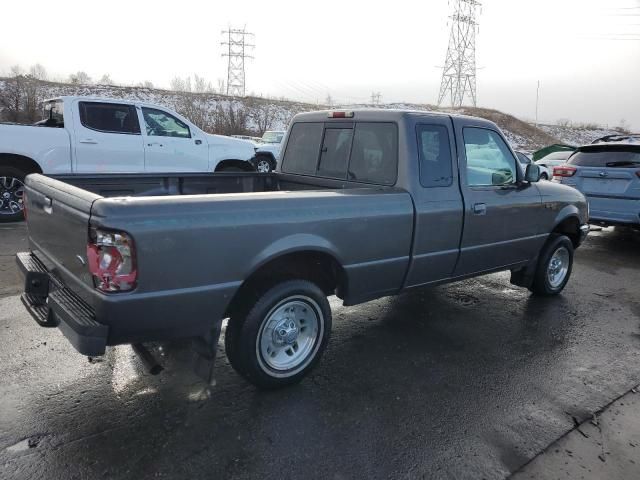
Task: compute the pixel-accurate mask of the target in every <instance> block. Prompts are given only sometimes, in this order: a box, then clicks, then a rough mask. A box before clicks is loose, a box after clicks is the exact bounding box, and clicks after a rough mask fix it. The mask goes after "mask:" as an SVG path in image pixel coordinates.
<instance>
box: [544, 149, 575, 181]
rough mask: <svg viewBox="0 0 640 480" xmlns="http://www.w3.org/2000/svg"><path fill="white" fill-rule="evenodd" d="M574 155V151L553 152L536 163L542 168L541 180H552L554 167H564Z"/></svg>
mask: <svg viewBox="0 0 640 480" xmlns="http://www.w3.org/2000/svg"><path fill="white" fill-rule="evenodd" d="M572 153H573V150H560V151H557V152H552V153H550V154H549V155H547V156H546V157H542V158H541V159H540V160H538V161H536V165H538V166H539V167H540V179H541V180H551V177H552V176H553V167H557V166H559V165H564V164H565V163H567V160H569V157H570V156H571V154H572Z"/></svg>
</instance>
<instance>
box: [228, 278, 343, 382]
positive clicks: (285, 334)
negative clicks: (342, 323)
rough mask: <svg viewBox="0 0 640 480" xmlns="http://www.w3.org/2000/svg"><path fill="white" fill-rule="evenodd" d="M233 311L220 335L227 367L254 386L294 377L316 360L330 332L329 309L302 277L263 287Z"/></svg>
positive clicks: (322, 296) (301, 375)
mask: <svg viewBox="0 0 640 480" xmlns="http://www.w3.org/2000/svg"><path fill="white" fill-rule="evenodd" d="M248 308H249V310H248V313H246V314H245V313H238V314H234V315H233V316H232V317H231V318H230V319H229V324H228V326H227V331H226V334H225V349H226V353H227V358H228V359H229V362H230V363H231V366H232V367H233V368H234V369H235V370H236V371H237V372H238V373H239V374H240V375H242V376H243V377H245V378H246V379H247V380H248V381H249V382H251V383H253V384H254V385H256V386H258V387H260V388H268V389H272V388H278V387H284V386H287V385H291V384H293V383H297V382H299V381H300V380H301V379H302V378H304V376H305V375H307V373H309V371H311V369H312V368H313V367H314V366H315V365H316V364H317V363H318V361H319V360H320V357H321V356H322V353H323V351H324V349H325V347H326V346H327V343H328V341H329V336H330V332H331V308H330V306H329V302H328V301H327V297H326V296H325V294H324V292H323V291H322V290H321V289H320V288H319V287H318V286H317V285H315V284H314V283H312V282H309V281H306V280H288V281H284V282H282V283H279V284H277V285H275V286H273V287H270V288H265V289H262V290H261V293H260V292H259V293H258V294H257V296H256V298H255V303H253V304H252V305H250V306H248Z"/></svg>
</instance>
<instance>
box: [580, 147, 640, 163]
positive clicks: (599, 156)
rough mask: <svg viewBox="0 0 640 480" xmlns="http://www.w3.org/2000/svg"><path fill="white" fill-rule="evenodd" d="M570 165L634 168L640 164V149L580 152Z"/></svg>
mask: <svg viewBox="0 0 640 480" xmlns="http://www.w3.org/2000/svg"><path fill="white" fill-rule="evenodd" d="M568 163H570V164H571V165H579V166H583V167H625V166H631V167H632V166H635V165H639V164H640V148H627V149H616V150H612V149H611V148H608V149H598V150H585V151H578V152H577V153H576V154H575V155H574V156H573V157H571V159H570V160H569V162H568Z"/></svg>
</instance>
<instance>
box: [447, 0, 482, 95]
mask: <svg viewBox="0 0 640 480" xmlns="http://www.w3.org/2000/svg"><path fill="white" fill-rule="evenodd" d="M454 1H455V3H454V5H455V6H454V10H453V15H452V16H451V17H450V18H451V19H452V20H453V23H452V24H451V33H450V35H449V46H448V47H447V56H446V58H445V62H444V67H443V69H442V80H441V82H440V93H439V95H438V105H442V102H443V100H444V99H445V97H449V98H450V100H451V106H452V107H460V106H462V104H463V102H464V100H465V98H466V97H469V98H470V100H471V103H472V104H473V106H474V107H475V106H476V29H477V27H478V23H477V22H476V8H477V7H479V6H480V5H481V4H480V3H479V2H477V1H476V0H454Z"/></svg>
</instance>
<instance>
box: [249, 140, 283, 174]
mask: <svg viewBox="0 0 640 480" xmlns="http://www.w3.org/2000/svg"><path fill="white" fill-rule="evenodd" d="M285 133H286V132H284V131H280V130H267V131H266V132H264V134H263V135H262V138H261V139H260V140H259V141H258V142H257V143H256V159H257V161H256V169H257V170H258V172H262V173H268V172H271V171H273V170H275V169H276V166H277V165H278V158H279V156H280V147H281V145H282V139H283V138H284V135H285Z"/></svg>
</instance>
